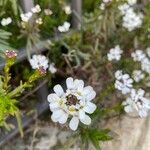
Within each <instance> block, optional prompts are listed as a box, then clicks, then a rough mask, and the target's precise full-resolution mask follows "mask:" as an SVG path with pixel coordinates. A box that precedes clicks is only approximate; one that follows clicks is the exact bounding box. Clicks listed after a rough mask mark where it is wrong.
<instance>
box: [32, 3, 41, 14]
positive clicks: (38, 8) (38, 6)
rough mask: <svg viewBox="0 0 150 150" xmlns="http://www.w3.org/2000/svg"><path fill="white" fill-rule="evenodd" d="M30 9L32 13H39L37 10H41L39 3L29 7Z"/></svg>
mask: <svg viewBox="0 0 150 150" xmlns="http://www.w3.org/2000/svg"><path fill="white" fill-rule="evenodd" d="M31 11H32V12H33V13H39V12H41V7H40V5H36V6H35V7H33V8H31Z"/></svg>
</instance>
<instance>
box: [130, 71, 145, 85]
mask: <svg viewBox="0 0 150 150" xmlns="http://www.w3.org/2000/svg"><path fill="white" fill-rule="evenodd" d="M132 76H133V79H134V80H135V82H139V81H141V80H142V79H144V77H145V75H144V73H143V72H142V71H141V70H134V71H133V73H132Z"/></svg>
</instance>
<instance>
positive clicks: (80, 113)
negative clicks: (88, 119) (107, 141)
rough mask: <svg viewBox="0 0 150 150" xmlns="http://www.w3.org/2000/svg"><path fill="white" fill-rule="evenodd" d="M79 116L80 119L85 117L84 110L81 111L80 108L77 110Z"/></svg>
mask: <svg viewBox="0 0 150 150" xmlns="http://www.w3.org/2000/svg"><path fill="white" fill-rule="evenodd" d="M79 118H80V119H84V118H85V111H83V110H82V109H80V110H79Z"/></svg>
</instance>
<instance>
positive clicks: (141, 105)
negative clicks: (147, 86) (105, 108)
mask: <svg viewBox="0 0 150 150" xmlns="http://www.w3.org/2000/svg"><path fill="white" fill-rule="evenodd" d="M144 94H145V91H144V90H142V89H139V90H135V89H132V90H131V93H130V96H129V97H128V98H127V99H126V101H124V102H123V105H124V106H125V107H124V110H125V111H126V112H127V113H130V112H134V111H136V112H137V113H138V114H139V116H140V117H146V116H147V115H148V111H149V109H150V99H147V98H145V97H144Z"/></svg>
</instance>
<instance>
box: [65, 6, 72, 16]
mask: <svg viewBox="0 0 150 150" xmlns="http://www.w3.org/2000/svg"><path fill="white" fill-rule="evenodd" d="M64 11H65V13H66V14H67V15H70V14H71V12H72V11H71V8H70V6H69V5H66V6H65V7H64Z"/></svg>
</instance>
